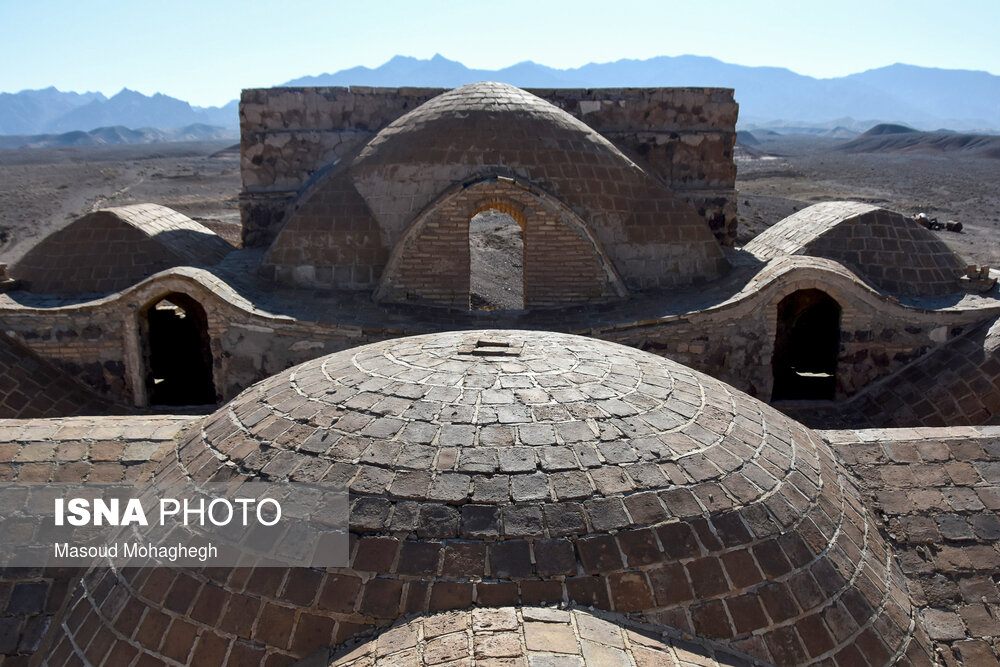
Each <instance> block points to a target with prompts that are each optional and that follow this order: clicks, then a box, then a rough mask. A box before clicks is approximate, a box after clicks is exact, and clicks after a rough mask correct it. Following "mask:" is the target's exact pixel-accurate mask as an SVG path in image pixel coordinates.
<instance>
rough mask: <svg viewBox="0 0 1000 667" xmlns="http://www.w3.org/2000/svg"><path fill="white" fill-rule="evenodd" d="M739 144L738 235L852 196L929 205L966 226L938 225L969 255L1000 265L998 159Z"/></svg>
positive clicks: (766, 140) (901, 205) (794, 139)
mask: <svg viewBox="0 0 1000 667" xmlns="http://www.w3.org/2000/svg"><path fill="white" fill-rule="evenodd" d="M754 136H755V137H756V138H757V139H758V140H760V143H759V144H758V145H756V146H751V147H746V148H743V147H739V146H738V147H737V152H736V165H737V169H738V174H739V175H738V176H737V179H736V187H737V188H738V189H739V191H740V199H739V205H740V236H739V239H740V242H744V243H745V242H746V241H747V240H749V239H750V238H752V237H753V236H754V235H756V234H759V233H760V232H761V231H763V230H764V229H766V228H767V227H768V226H770V225H771V224H773V223H775V222H777V221H778V220H780V219H782V218H784V217H786V216H788V215H791V214H792V213H794V212H795V211H797V210H799V209H801V208H802V207H803V206H808V205H810V204H814V203H816V202H820V201H830V200H839V199H849V200H855V201H863V202H867V203H870V204H875V205H878V206H882V207H885V208H888V209H892V210H895V211H899V212H900V213H904V214H906V215H914V214H916V213H921V212H923V213H926V214H927V215H928V216H930V217H932V218H934V217H936V218H938V219H939V220H940V222H942V223H944V222H946V221H947V220H956V221H958V222H961V223H962V225H963V229H962V231H961V232H960V233H955V232H948V231H938V232H935V233H936V234H937V235H938V236H939V237H940V238H941V239H942V240H944V241H945V243H947V244H948V245H949V246H950V247H951V248H952V249H953V250H955V251H956V252H957V253H958V254H959V255H960V256H961V257H963V258H965V259H966V260H968V261H969V262H970V263H973V264H977V265H982V264H986V265H989V266H992V267H997V266H1000V189H998V188H997V182H998V178H1000V160H998V159H996V158H991V157H983V156H978V155H965V154H962V153H957V152H956V153H944V152H941V153H935V152H912V151H911V152H890V151H881V152H872V153H850V152H845V151H843V150H840V147H841V146H843V145H844V144H845V143H846V141H844V140H835V139H825V138H817V137H807V136H801V135H800V136H794V135H793V136H767V135H762V134H760V133H756V132H755V133H754Z"/></svg>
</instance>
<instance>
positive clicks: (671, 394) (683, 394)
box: [69, 331, 924, 665]
mask: <svg viewBox="0 0 1000 667" xmlns="http://www.w3.org/2000/svg"><path fill="white" fill-rule="evenodd" d="M177 452H178V458H179V461H178V462H174V463H165V464H164V465H165V466H171V465H174V466H176V465H177V463H179V464H180V467H181V469H182V470H184V471H188V472H189V473H190V474H192V475H193V476H194V477H196V478H198V479H210V478H211V477H212V476H213V474H214V473H215V471H226V472H227V475H228V474H230V472H231V471H232V470H239V471H242V473H243V474H247V475H250V476H252V477H261V478H275V479H285V478H287V479H291V480H303V481H313V482H315V481H319V482H320V483H322V481H323V480H329V481H333V482H338V483H343V484H346V485H348V486H349V488H350V491H351V517H350V530H351V539H352V543H351V557H352V564H351V566H350V567H347V568H342V569H336V568H334V569H327V570H325V571H320V570H309V569H292V570H289V571H287V574H286V572H285V571H279V574H268V570H263V571H256V572H254V573H252V574H250V573H247V572H242V571H233V572H229V571H225V570H223V571H219V570H217V569H211V570H205V571H199V572H195V573H187V572H181V571H176V570H173V571H172V570H169V569H167V568H160V569H157V570H156V571H155V573H154V574H153V575H152V576H149V577H148V578H146V577H144V576H142V575H140V576H139V577H135V578H133V579H131V580H129V581H125V579H124V578H121V577H130V576H131V575H129V574H125V575H118V574H116V573H110V572H109V573H98V572H96V571H95V573H94V574H93V575H92V576H93V577H98V578H99V581H96V582H93V581H92V582H91V585H92V586H100V587H102V590H105V591H107V590H114V589H116V588H118V587H124V590H127V591H129V593H128V595H127V596H126V597H132V598H133V603H132V605H133V606H135V605H138V607H142V608H146V607H148V608H150V610H151V611H150V613H164V614H170V613H172V612H171V611H170V609H168V608H167V607H169V605H168V604H167V603H168V602H169V600H170V598H169V596H168V598H167V602H163V599H164V596H163V593H162V591H163V590H166V588H164V586H166V587H167V588H170V587H171V586H182V587H185V589H186V588H190V589H191V590H192V591H195V592H194V593H192V595H196V594H197V593H196V592H197V591H198V590H203V591H204V590H209V589H211V592H212V595H213V596H214V597H215V598H218V599H217V600H216V602H217V603H218V604H220V605H230V606H237V605H247V604H250V602H248V600H250V601H252V604H253V609H254V611H252V612H250V614H251V617H252V618H251V619H250V621H248V622H246V624H245V628H244V630H243V631H242V634H241V631H239V629H238V626H234V625H233V624H231V623H228V624H227V623H222V622H219V623H214V624H213V623H212V622H210V621H206V622H203V623H202V625H201V626H200V627H199V632H201V633H203V636H208V635H210V636H212V637H213V638H214V639H213V641H216V642H217V643H221V644H226V643H227V642H228V643H230V644H232V643H233V642H238V641H242V640H247V639H248V640H249V641H250V642H251V643H253V644H254V645H256V646H258V647H260V648H261V650H264V651H268V652H281V653H286V654H289V655H293V656H296V657H304V656H305V655H309V654H310V653H312V652H313V651H315V650H317V649H318V648H323V647H325V646H331V645H334V644H337V643H340V642H342V641H344V640H346V639H348V638H350V637H352V636H356V635H358V634H359V633H364V632H367V631H370V630H372V629H373V628H376V627H380V626H385V625H388V624H391V623H392V622H393V621H395V620H396V619H398V618H401V617H402V616H404V615H406V614H411V613H413V614H427V613H430V612H435V611H441V610H448V609H462V608H467V607H470V606H479V607H499V606H529V605H536V604H540V603H553V602H575V603H578V604H581V605H593V606H595V607H597V608H600V609H605V610H609V611H614V612H619V613H626V614H631V615H635V616H636V617H638V618H641V619H643V620H644V621H646V622H650V623H654V624H657V625H659V626H664V627H669V628H674V629H676V630H678V631H681V632H686V633H690V634H692V635H695V636H699V637H702V638H705V639H709V640H713V641H719V642H722V643H724V644H727V645H729V646H730V647H732V648H733V649H735V650H738V651H743V652H746V653H748V654H750V655H753V656H755V657H757V658H758V659H760V660H763V661H768V662H774V663H778V664H804V663H809V662H820V661H826V660H828V661H829V663H828V664H841V665H853V664H858V661H859V660H860V659H861V658H860V656H859V651H863V652H864V653H865V654H866V655H867V656H869V659H873V660H874V662H873V664H886V663H889V662H892V661H895V660H897V659H899V658H901V657H905V656H907V655H910V656H911V657H912V658H913V659H914V660H915V661H919V660H918V658H919V657H920V656H921V655H923V651H924V649H923V646H924V642H923V641H917V640H915V639H914V633H915V631H916V632H919V629H918V628H919V626H918V624H917V623H916V622H915V620H914V617H913V616H912V612H911V607H910V604H909V599H908V596H907V593H906V591H905V589H904V587H903V586H904V584H903V579H902V576H901V574H900V573H899V571H898V568H897V567H896V565H895V564H894V562H893V559H892V556H891V554H890V553H889V552H888V551H887V548H886V545H885V543H884V541H883V539H882V537H881V536H880V535H879V533H878V531H877V529H876V528H875V524H874V522H873V520H872V518H871V517H870V516H869V515H868V512H867V510H865V509H864V507H863V505H862V502H861V499H860V497H859V492H858V490H857V489H856V488H855V487H854V486H853V485H852V484H851V483H850V482H849V481H848V479H847V478H846V476H845V474H844V472H843V470H842V469H841V468H840V466H839V464H838V463H837V462H836V460H835V459H834V456H833V455H832V453H831V450H830V449H829V447H828V446H827V445H826V443H825V442H823V441H822V440H821V439H820V438H819V436H817V435H816V434H815V433H812V432H811V431H810V430H809V429H807V428H805V427H804V426H802V425H800V424H798V423H797V422H794V421H792V420H791V419H789V418H787V417H785V416H783V415H781V414H780V413H778V412H776V411H775V410H772V409H771V408H769V407H768V406H766V405H764V404H762V403H760V402H759V401H756V400H755V399H752V398H750V397H748V396H746V395H744V394H742V393H741V392H739V391H736V390H735V389H732V388H731V387H729V386H727V385H725V384H723V383H722V382H719V381H717V380H714V379H712V378H710V377H708V376H705V375H702V374H700V373H697V372H695V371H692V370H690V369H688V368H686V367H684V366H681V365H679V364H677V363H674V362H671V361H669V360H667V359H663V358H660V357H657V356H654V355H651V354H648V353H644V352H640V351H637V350H635V349H632V348H626V347H622V346H619V345H615V344H612V343H607V342H603V341H598V340H593V339H589V338H581V337H576V336H570V335H565V334H555V333H541V332H528V331H469V332H455V333H443V334H432V335H425V336H417V337H412V338H401V339H396V340H391V341H387V342H381V343H375V344H371V345H366V346H362V347H359V348H355V349H352V350H347V351H344V352H340V353H336V354H332V355H329V356H325V357H321V358H318V359H315V360H313V361H310V362H307V363H305V364H302V365H300V366H297V367H295V368H292V369H290V370H288V371H285V372H282V373H280V374H278V375H276V376H274V377H272V378H270V379H268V380H265V381H263V382H261V383H258V384H257V385H255V386H253V387H251V388H250V389H248V390H247V391H245V392H243V393H242V394H241V395H239V396H238V397H237V398H236V399H234V400H233V401H232V402H231V403H230V404H229V405H228V406H227V407H225V408H224V409H222V410H220V411H218V412H217V413H215V414H214V415H212V416H210V417H208V418H207V419H206V420H205V421H204V422H203V424H202V428H201V429H198V430H196V431H195V432H193V433H191V434H190V435H189V436H188V437H187V438H186V439H185V440H184V441H182V442H180V443H178V449H177ZM164 577H167V578H170V579H174V581H173V582H172V583H171V582H170V581H168V582H164V581H163V579H164ZM154 586H155V588H154ZM147 587H148V588H149V589H150V590H147ZM192 599H193V598H192ZM241 608H242V607H241ZM258 610H259V611H258ZM133 611H135V610H134V609H133ZM175 611H176V610H175ZM84 617H85V615H83V614H81V615H80V618H84ZM107 618H108V619H109V622H113V621H114V620H115V619H114V617H113V615H112V614H108V615H107ZM189 622H190V623H198V621H197V620H190V621H189ZM70 623H71V627H70V628H69V631H70V632H71V633H85V632H88V630H87V629H86V628H87V626H78V627H72V620H71V622H70ZM303 624H305V626H304V625H303ZM303 627H307V628H311V630H309V631H308V632H307V631H306V630H305V629H301V628H303ZM91 631H92V629H91ZM79 640H80V641H87V638H86V637H80V638H79ZM144 650H147V652H149V653H150V654H151V655H153V656H158V655H159V653H158V652H157V649H156V647H145V648H144Z"/></svg>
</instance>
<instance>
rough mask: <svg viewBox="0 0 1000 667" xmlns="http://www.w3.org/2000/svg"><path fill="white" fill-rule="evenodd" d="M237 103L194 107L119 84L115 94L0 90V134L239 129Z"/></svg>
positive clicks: (235, 101)
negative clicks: (105, 129)
mask: <svg viewBox="0 0 1000 667" xmlns="http://www.w3.org/2000/svg"><path fill="white" fill-rule="evenodd" d="M238 107H239V102H238V101H237V100H233V101H232V102H229V103H228V104H226V105H225V106H222V107H206V108H199V107H192V106H191V105H190V104H188V103H187V102H185V101H183V100H178V99H176V98H173V97H169V96H168V95H163V94H161V93H156V94H155V95H153V96H147V95H143V94H142V93H139V92H136V91H134V90H129V89H128V88H123V89H122V90H121V91H120V92H118V93H117V94H116V95H114V96H113V97H110V98H108V97H105V96H104V95H102V94H101V93H83V94H79V93H64V92H61V91H59V90H56V89H55V88H53V87H49V88H46V89H44V90H24V91H21V92H19V93H3V94H0V135H22V136H23V135H39V134H60V133H65V132H73V131H83V132H89V131H90V130H93V129H95V128H103V127H112V126H123V127H128V128H151V127H152V128H157V129H161V130H167V131H172V130H176V129H180V128H184V127H187V126H190V125H198V124H201V125H212V126H219V127H223V128H226V129H229V130H234V131H235V130H237V129H238V128H239V115H238V111H239V109H238Z"/></svg>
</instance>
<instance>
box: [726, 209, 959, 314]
mask: <svg viewBox="0 0 1000 667" xmlns="http://www.w3.org/2000/svg"><path fill="white" fill-rule="evenodd" d="M744 250H746V251H747V252H749V253H751V254H753V255H755V256H756V257H758V258H759V259H762V260H765V261H767V260H770V259H773V258H775V257H782V256H786V255H808V256H811V257H825V258H827V259H832V260H835V261H837V262H840V263H842V264H844V265H845V266H847V267H848V268H849V269H851V270H852V271H855V272H857V274H858V275H859V276H860V277H861V278H862V279H863V280H865V281H867V282H869V283H871V284H872V285H873V286H874V287H875V288H876V289H880V290H883V291H885V292H888V293H889V294H893V295H896V296H904V297H918V296H931V297H932V296H942V295H946V294H955V293H957V292H961V290H962V288H961V285H960V283H959V278H960V277H961V275H962V271H963V270H964V269H965V262H963V261H962V260H961V259H960V258H959V257H958V256H957V255H956V254H955V253H954V252H953V251H952V250H951V248H949V247H948V246H947V245H945V243H944V241H942V240H941V239H939V238H938V237H937V236H936V235H935V234H934V233H933V232H931V231H930V230H928V229H925V228H924V227H922V226H920V224H919V223H918V222H917V221H916V220H913V219H911V218H908V217H906V216H904V215H902V214H901V213H896V212H894V211H889V210H886V209H884V208H879V207H878V206H872V205H871V204H863V203H861V202H851V201H833V202H821V203H819V204H813V205H812V206H809V207H807V208H804V209H802V210H801V211H799V212H797V213H794V214H792V215H790V216H788V217H787V218H785V219H783V220H780V221H778V222H777V223H775V224H774V225H773V226H772V227H769V228H768V229H765V230H764V231H763V232H761V233H760V234H759V235H757V236H756V237H755V238H754V239H753V240H752V241H750V242H749V243H747V244H746V246H744Z"/></svg>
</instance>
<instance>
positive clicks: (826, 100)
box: [284, 55, 1000, 131]
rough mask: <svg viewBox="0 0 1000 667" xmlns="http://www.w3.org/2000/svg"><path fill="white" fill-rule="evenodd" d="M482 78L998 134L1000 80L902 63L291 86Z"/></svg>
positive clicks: (337, 76) (707, 66)
mask: <svg viewBox="0 0 1000 667" xmlns="http://www.w3.org/2000/svg"><path fill="white" fill-rule="evenodd" d="M482 80H496V81H503V82H506V83H511V84H513V85H516V86H521V87H526V88H566V87H577V88H618V87H643V86H694V87H723V88H733V89H734V90H735V96H736V101H737V102H739V103H740V122H741V125H743V124H753V123H757V124H763V123H768V124H771V123H773V122H775V121H782V120H783V121H784V122H786V123H788V124H796V123H823V124H828V125H829V126H830V127H832V126H833V125H845V126H846V125H854V124H855V122H856V121H854V119H865V118H868V119H873V120H872V121H870V122H869V124H868V127H870V126H871V124H875V123H877V122H880V121H881V122H887V121H894V122H905V123H909V124H911V125H914V126H915V127H919V128H921V129H932V128H939V127H951V128H954V129H956V130H994V131H1000V76H994V75H992V74H989V73H988V72H977V71H971V70H944V69H933V68H926V67H916V66H913V65H901V64H896V65H890V66H888V67H881V68H878V69H873V70H868V71H866V72H860V73H858V74H851V75H849V76H845V77H839V78H832V79H816V78H813V77H810V76H805V75H802V74H796V73H795V72H792V71H791V70H788V69H785V68H782V67H746V66H743V65H733V64H730V63H724V62H722V61H720V60H717V59H715V58H708V57H704V56H676V57H673V56H658V57H655V58H650V59H648V60H618V61H615V62H610V63H590V64H587V65H584V66H582V67H577V68H572V69H566V70H557V69H553V68H551V67H546V66H544V65H538V64H536V63H533V62H530V61H526V62H522V63H518V64H516V65H512V66H511V67H506V68H504V69H500V70H477V69H469V68H467V67H465V66H464V65H462V64H461V63H457V62H454V61H451V60H448V59H447V58H444V57H442V56H440V55H436V56H434V57H433V58H431V59H429V60H418V59H416V58H409V57H405V56H396V57H395V58H393V59H392V60H390V61H388V62H387V63H385V64H383V65H381V66H380V67H377V68H374V69H370V68H367V67H354V68H351V69H348V70H342V71H340V72H335V73H333V74H321V75H318V76H309V77H302V78H299V79H293V80H292V81H289V82H287V83H285V84H284V85H286V86H349V85H369V86H403V85H407V86H432V87H454V86H459V85H462V84H465V83H470V82H472V81H482ZM845 120H846V121H848V122H845ZM834 121H836V122H834Z"/></svg>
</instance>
